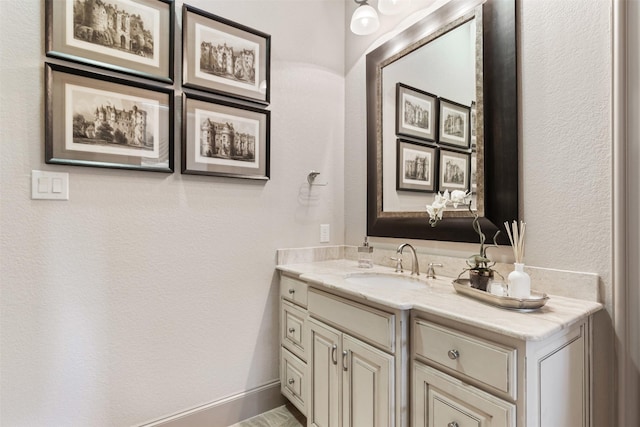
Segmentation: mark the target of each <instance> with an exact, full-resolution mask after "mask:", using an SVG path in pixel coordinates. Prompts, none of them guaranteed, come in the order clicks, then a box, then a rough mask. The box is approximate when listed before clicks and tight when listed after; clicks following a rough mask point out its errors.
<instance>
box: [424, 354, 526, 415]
mask: <svg viewBox="0 0 640 427" xmlns="http://www.w3.org/2000/svg"><path fill="white" fill-rule="evenodd" d="M413 377H414V379H413V381H414V408H413V417H414V418H413V425H414V426H416V427H418V426H420V427H423V426H424V427H427V426H430V427H431V426H433V427H444V426H458V427H515V425H516V420H515V418H516V407H515V405H514V404H513V403H509V402H507V401H505V400H502V399H499V398H497V397H495V396H493V395H491V394H489V393H486V392H484V391H482V390H479V389H477V388H475V387H472V386H470V385H468V384H465V383H463V382H462V381H460V380H457V379H455V378H453V377H451V376H449V375H446V374H444V373H443V372H440V371H438V370H436V369H434V368H432V367H430V366H426V365H422V364H421V363H414V370H413Z"/></svg>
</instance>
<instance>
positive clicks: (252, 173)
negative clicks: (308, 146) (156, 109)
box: [182, 90, 271, 181]
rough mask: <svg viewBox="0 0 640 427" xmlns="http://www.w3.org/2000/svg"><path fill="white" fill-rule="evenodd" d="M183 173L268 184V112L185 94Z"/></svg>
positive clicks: (183, 103) (269, 118)
mask: <svg viewBox="0 0 640 427" xmlns="http://www.w3.org/2000/svg"><path fill="white" fill-rule="evenodd" d="M182 114H183V117H182V173H183V174H192V175H212V176H223V177H229V178H245V179H254V180H265V181H266V180H268V179H269V170H270V125H271V112H270V111H269V110H265V109H261V108H256V107H251V106H247V105H244V104H236V103H232V102H229V101H227V100H222V99H219V98H215V97H210V96H203V95H201V94H199V93H196V92H192V91H188V90H185V91H184V92H183V95H182Z"/></svg>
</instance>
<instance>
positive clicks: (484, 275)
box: [469, 270, 493, 291]
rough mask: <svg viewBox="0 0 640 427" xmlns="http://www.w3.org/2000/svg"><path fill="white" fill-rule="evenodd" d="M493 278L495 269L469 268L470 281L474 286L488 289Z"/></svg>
mask: <svg viewBox="0 0 640 427" xmlns="http://www.w3.org/2000/svg"><path fill="white" fill-rule="evenodd" d="M492 279H493V270H469V283H471V287H472V288H475V289H479V290H481V291H486V290H487V286H489V282H490V281H491V280H492Z"/></svg>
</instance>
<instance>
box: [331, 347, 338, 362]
mask: <svg viewBox="0 0 640 427" xmlns="http://www.w3.org/2000/svg"><path fill="white" fill-rule="evenodd" d="M331 361H332V362H333V364H334V365H337V364H338V345H337V344H334V345H333V347H331Z"/></svg>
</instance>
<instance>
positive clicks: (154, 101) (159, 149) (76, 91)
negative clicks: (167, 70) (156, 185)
mask: <svg viewBox="0 0 640 427" xmlns="http://www.w3.org/2000/svg"><path fill="white" fill-rule="evenodd" d="M45 88H46V89H45V92H46V104H45V162H46V163H50V164H64V165H74V166H93V167H104V168H115V169H132V170H144V171H153V172H173V158H174V155H173V153H174V152H173V123H174V121H173V114H174V94H173V93H174V92H173V89H171V88H167V87H165V86H163V85H151V84H147V83H141V82H134V81H129V80H125V79H121V78H117V77H113V76H111V75H106V74H97V73H90V72H87V71H83V70H79V69H75V68H69V67H65V66H62V65H58V64H52V63H45Z"/></svg>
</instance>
